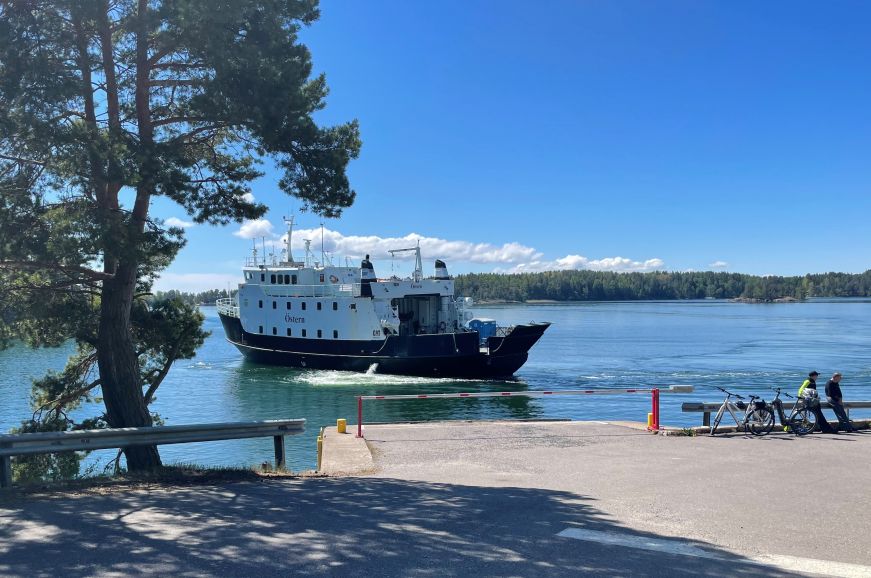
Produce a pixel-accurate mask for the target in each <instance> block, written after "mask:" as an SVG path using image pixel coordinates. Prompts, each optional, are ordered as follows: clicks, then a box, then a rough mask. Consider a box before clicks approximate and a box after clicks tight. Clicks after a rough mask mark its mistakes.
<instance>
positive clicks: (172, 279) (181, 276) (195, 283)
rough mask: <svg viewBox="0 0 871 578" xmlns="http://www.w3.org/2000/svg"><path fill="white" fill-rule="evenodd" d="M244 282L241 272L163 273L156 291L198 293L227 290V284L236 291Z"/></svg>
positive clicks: (156, 284) (155, 284)
mask: <svg viewBox="0 0 871 578" xmlns="http://www.w3.org/2000/svg"><path fill="white" fill-rule="evenodd" d="M241 281H242V274H241V272H240V273H239V274H238V275H230V274H222V273H167V272H164V273H161V275H160V278H159V279H158V280H157V281H156V282H155V283H154V289H155V290H156V291H169V290H170V289H176V290H178V291H187V292H189V293H196V292H199V291H208V290H210V289H226V288H227V283H229V284H230V288H231V289H236V288H237V287H238V286H239V283H240V282H241Z"/></svg>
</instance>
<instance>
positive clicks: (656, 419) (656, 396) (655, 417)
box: [650, 387, 659, 431]
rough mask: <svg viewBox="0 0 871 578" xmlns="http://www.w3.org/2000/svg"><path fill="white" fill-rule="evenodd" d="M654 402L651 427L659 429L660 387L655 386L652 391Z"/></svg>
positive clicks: (655, 429)
mask: <svg viewBox="0 0 871 578" xmlns="http://www.w3.org/2000/svg"><path fill="white" fill-rule="evenodd" d="M651 397H652V400H651V401H652V403H653V408H652V409H653V425H652V426H651V428H650V429H652V430H653V431H659V389H658V388H656V387H654V388H653V391H652V392H651Z"/></svg>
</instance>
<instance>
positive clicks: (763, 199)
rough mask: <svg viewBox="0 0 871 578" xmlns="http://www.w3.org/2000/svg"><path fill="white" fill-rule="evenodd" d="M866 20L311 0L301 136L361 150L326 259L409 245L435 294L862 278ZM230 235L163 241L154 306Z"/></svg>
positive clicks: (227, 267) (837, 8)
mask: <svg viewBox="0 0 871 578" xmlns="http://www.w3.org/2000/svg"><path fill="white" fill-rule="evenodd" d="M869 21H871V4H869V3H867V2H859V1H844V0H841V1H838V2H796V1H789V2H785V1H783V2H776V1H768V2H750V1H728V2H726V1H724V2H711V1H707V2H706V1H700V0H686V1H665V0H663V1H657V2H650V1H629V0H621V1H595V2H593V1H589V2H584V1H579V0H573V1H568V0H566V1H550V2H541V3H531V2H511V1H504V0H500V1H496V0H488V1H484V0H478V1H463V2H460V1H457V2H453V1H440V2H407V1H406V2H403V1H395V2H374V1H373V2H355V1H352V0H326V1H324V2H323V3H322V5H321V19H320V21H318V22H316V23H315V24H314V25H313V26H312V27H310V28H309V29H306V30H305V31H304V33H303V40H304V42H305V43H306V44H308V46H309V47H310V49H311V51H312V54H313V59H314V63H315V69H316V71H317V72H324V73H326V75H327V81H328V83H329V85H330V89H331V94H330V96H329V98H328V103H327V104H328V106H327V108H326V109H325V110H324V111H323V112H321V113H319V116H318V120H319V121H320V122H322V123H324V124H332V123H337V122H343V121H346V120H350V119H353V118H357V119H359V121H360V126H361V132H362V138H363V149H362V153H361V155H360V158H359V159H357V160H356V161H354V162H353V163H352V165H351V167H350V170H349V176H350V178H351V182H352V186H353V187H354V189H355V190H356V191H357V195H358V196H357V201H356V203H355V205H354V206H353V207H351V208H350V209H348V210H347V211H345V213H344V215H343V217H342V218H341V219H339V220H332V221H327V222H326V223H325V227H326V229H327V234H326V235H325V237H326V239H327V250H328V251H331V252H333V253H334V254H335V257H334V259H335V261H336V262H337V263H338V262H340V261H342V259H341V257H343V256H344V255H345V254H348V255H351V256H353V257H354V258H356V257H357V256H358V255H359V254H360V253H362V252H366V251H369V252H371V253H373V254H374V255H376V256H377V257H378V258H376V262H375V265H376V269H377V272H379V273H383V274H388V273H389V272H390V269H391V262H390V260H389V259H384V258H383V256H384V250H385V249H386V248H388V247H396V246H400V247H401V246H407V245H408V244H409V243H410V242H411V241H410V239H411V238H412V236H417V237H420V238H422V239H423V240H422V242H421V246H422V247H424V257H425V264H428V266H429V267H430V268H431V261H432V259H434V258H436V257H441V258H444V259H446V260H447V261H448V266H449V268H450V270H451V272H452V273H459V272H468V271H493V270H497V271H535V270H543V269H554V268H592V269H610V270H642V271H643V270H652V269H665V270H711V269H713V270H727V271H736V272H742V273H753V274H760V275H765V274H779V275H794V274H804V273H807V272H824V271H847V272H861V271H864V270H866V269H869V268H871V235H869V225H868V223H869V217H871V210H869V209H871V195H869V189H871V64H869V63H871V34H868V28H867V23H868V22H869ZM266 168H269V166H268V165H267V167H266ZM276 180H277V176H276V174H275V173H274V172H271V171H270V172H269V173H268V174H267V175H266V177H264V178H263V179H261V180H260V181H258V182H257V183H256V185H255V187H254V189H253V192H254V195H255V197H256V198H257V199H258V200H259V201H261V202H265V203H266V204H268V205H270V206H271V208H272V210H271V211H270V213H269V214H268V215H267V216H266V219H267V220H268V221H269V222H270V223H271V224H272V225H273V228H272V232H273V233H274V234H276V235H278V234H280V233H281V232H282V231H283V226H282V225H281V217H282V215H286V214H288V213H289V212H290V211H293V210H296V209H298V208H299V203H298V202H297V201H295V200H293V199H290V198H288V197H287V196H285V195H283V194H282V193H280V192H279V191H278V189H277V187H276V186H275V183H276ZM153 212H154V214H155V215H156V216H159V217H163V218H170V217H173V218H176V219H181V220H183V221H189V220H190V219H188V218H187V217H186V215H184V213H183V211H182V210H181V209H180V208H178V207H175V206H173V205H172V204H171V203H169V202H167V201H165V200H158V201H156V202H155V204H154V207H153ZM297 219H298V221H299V222H300V223H301V225H302V226H303V227H304V228H307V229H313V228H317V227H318V226H319V219H318V218H317V217H316V216H314V215H311V214H306V213H303V214H298V216H297ZM266 229H268V224H267V223H249V224H248V225H247V226H246V228H245V230H244V231H247V232H249V233H250V235H256V233H254V232H253V231H257V230H266ZM239 231H240V227H239V225H234V226H228V227H210V226H203V225H200V226H192V227H189V228H187V229H186V233H187V237H188V239H189V243H188V246H187V247H186V248H185V249H184V250H183V251H182V253H181V254H180V255H179V257H178V259H177V260H176V262H175V263H174V264H173V265H172V266H171V267H170V268H169V269H168V271H167V272H166V274H165V275H164V278H163V279H162V280H161V282H159V284H158V288H160V289H167V288H179V289H187V290H200V289H205V288H212V287H226V286H227V282H232V283H233V285H234V286H235V283H237V282H238V280H239V279H240V273H239V270H240V267H241V264H242V261H243V259H244V257H245V256H247V255H248V253H249V252H250V246H251V241H250V240H247V239H244V238H241V237H240V236H239V235H240V233H239ZM234 233H235V234H234ZM243 233H244V232H243ZM250 235H249V236H250ZM303 236H309V237H311V236H313V232H308V233H304V234H302V235H299V236H297V235H295V240H296V238H297V237H299V239H300V242H301V238H302V237H303ZM318 239H319V235H318ZM295 244H296V243H295ZM316 245H317V246H318V251H319V241H318V242H317V243H316ZM369 247H371V249H369ZM296 252H297V253H301V252H299V251H296ZM296 256H297V257H299V256H300V254H297V255H296ZM618 258H620V259H618ZM392 266H393V267H394V268H395V269H396V270H398V271H400V272H408V271H410V269H411V267H410V264H409V263H408V262H402V263H393V264H392Z"/></svg>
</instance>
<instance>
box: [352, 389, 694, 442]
mask: <svg viewBox="0 0 871 578" xmlns="http://www.w3.org/2000/svg"><path fill="white" fill-rule="evenodd" d="M667 387H668V389H661V388H658V387H654V388H634V389H564V390H558V391H498V392H484V393H481V392H472V393H418V394H413V395H360V396H357V437H358V438H361V437H363V401H365V400H391V399H447V398H453V397H456V398H463V397H466V398H471V397H545V396H548V395H623V394H627V393H649V394H650V396H651V409H652V413H653V423H652V425H651V426H650V428H649V429H650V430H653V431H658V430H659V394H660V393H691V392H692V391H693V386H692V385H669V386H667Z"/></svg>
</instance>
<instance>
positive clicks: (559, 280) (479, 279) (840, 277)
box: [455, 270, 871, 302]
mask: <svg viewBox="0 0 871 578" xmlns="http://www.w3.org/2000/svg"><path fill="white" fill-rule="evenodd" d="M455 281H456V294H457V295H463V296H465V297H472V298H473V299H475V300H477V301H519V302H525V301H536V300H548V301H641V300H670V299H706V298H712V299H751V300H759V301H774V300H775V299H782V298H793V299H799V300H801V299H807V298H808V297H871V270H868V271H865V272H864V273H859V274H851V273H821V274H809V275H804V276H800V277H779V276H765V277H760V276H756V275H744V274H741V273H718V272H714V271H701V272H686V273H679V272H664V271H657V272H652V273H615V272H611V271H545V272H542V273H517V274H500V273H468V274H464V275H458V276H457V277H456V279H455Z"/></svg>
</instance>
